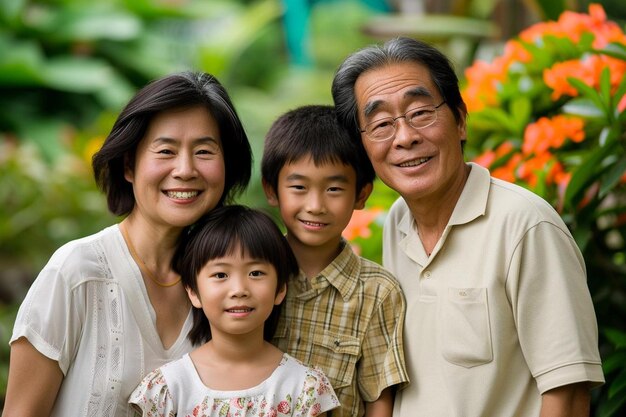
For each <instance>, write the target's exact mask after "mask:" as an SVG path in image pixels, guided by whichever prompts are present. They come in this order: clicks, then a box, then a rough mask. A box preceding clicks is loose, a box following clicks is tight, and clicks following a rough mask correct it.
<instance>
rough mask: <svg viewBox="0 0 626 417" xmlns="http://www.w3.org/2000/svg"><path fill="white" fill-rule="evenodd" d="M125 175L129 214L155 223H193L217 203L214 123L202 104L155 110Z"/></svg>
mask: <svg viewBox="0 0 626 417" xmlns="http://www.w3.org/2000/svg"><path fill="white" fill-rule="evenodd" d="M124 176H125V178H126V180H127V181H129V182H130V183H131V184H132V185H133V192H134V195H135V207H134V208H133V215H139V216H141V217H143V218H145V219H147V221H148V222H150V223H152V224H153V225H155V226H158V225H165V226H175V227H184V226H188V225H190V224H192V223H193V222H195V221H196V220H198V218H200V216H202V215H203V214H205V213H207V212H208V211H210V210H212V209H213V208H215V206H216V205H217V203H218V202H219V201H220V199H221V197H222V194H223V192H224V181H225V168H224V155H223V152H222V142H221V139H220V131H219V126H218V124H217V122H216V121H215V119H214V118H213V116H212V115H211V114H210V113H209V111H208V110H207V109H206V108H205V107H203V106H194V107H186V108H181V109H174V110H169V111H164V112H162V113H159V114H157V115H156V116H155V117H154V118H153V119H152V121H151V122H150V124H149V126H148V129H147V130H146V134H145V135H144V137H143V139H142V140H141V142H139V145H138V146H137V154H136V157H135V161H134V164H132V166H128V167H127V168H126V170H125V175H124Z"/></svg>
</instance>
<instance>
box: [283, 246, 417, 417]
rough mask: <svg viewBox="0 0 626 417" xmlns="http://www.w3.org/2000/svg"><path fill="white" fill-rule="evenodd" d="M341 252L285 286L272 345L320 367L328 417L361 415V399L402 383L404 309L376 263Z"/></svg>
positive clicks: (400, 297) (348, 251)
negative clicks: (327, 390) (329, 391)
mask: <svg viewBox="0 0 626 417" xmlns="http://www.w3.org/2000/svg"><path fill="white" fill-rule="evenodd" d="M344 245H345V246H344V248H343V250H342V252H341V253H340V254H339V255H338V256H337V257H336V258H335V260H334V261H333V262H332V263H331V264H330V265H328V266H327V267H326V268H325V269H324V270H323V271H322V272H321V273H320V274H319V275H318V276H316V277H314V278H313V279H312V280H310V281H309V280H307V279H306V277H305V276H304V274H303V273H302V272H301V273H300V276H299V277H297V278H296V279H294V280H292V281H290V282H289V285H288V290H287V297H286V302H285V305H284V306H283V311H282V316H281V318H280V321H279V324H278V329H277V331H276V336H275V337H274V343H275V344H276V346H278V347H279V348H280V349H281V350H283V351H285V352H287V353H289V354H291V355H292V356H294V357H296V358H298V359H300V360H301V361H303V362H305V363H307V364H309V365H312V366H317V367H319V368H321V369H322V370H323V371H324V373H325V374H326V376H327V377H328V379H329V380H330V382H331V384H332V386H333V388H334V389H335V393H336V394H337V397H338V398H339V402H340V403H341V407H340V408H336V409H334V410H331V411H329V415H330V416H333V417H348V416H350V417H361V416H362V415H363V414H364V412H365V408H364V403H363V401H374V400H376V399H377V398H378V396H379V395H380V393H381V391H382V390H383V389H385V388H387V387H390V386H392V385H396V384H404V383H406V382H408V376H407V371H406V367H405V363H404V351H403V345H402V331H403V328H404V314H405V310H406V304H405V301H404V295H403V293H402V290H401V289H400V285H399V284H398V282H397V281H396V279H395V278H394V277H393V276H392V275H391V274H390V273H389V272H388V271H386V270H385V269H383V268H382V267H381V266H380V265H378V264H376V263H373V262H370V261H368V260H366V259H364V258H361V257H359V256H357V255H356V254H354V252H353V251H352V248H351V247H350V245H349V244H348V243H346V242H344Z"/></svg>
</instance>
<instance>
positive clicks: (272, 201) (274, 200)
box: [261, 180, 278, 207]
mask: <svg viewBox="0 0 626 417" xmlns="http://www.w3.org/2000/svg"><path fill="white" fill-rule="evenodd" d="M261 182H262V183H263V191H264V192H265V198H267V202H268V203H269V205H270V206H272V207H278V196H277V195H276V190H274V187H272V186H271V185H270V184H269V183H268V182H267V181H265V180H262V181H261Z"/></svg>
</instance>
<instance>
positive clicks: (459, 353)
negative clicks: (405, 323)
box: [442, 288, 493, 368]
mask: <svg viewBox="0 0 626 417" xmlns="http://www.w3.org/2000/svg"><path fill="white" fill-rule="evenodd" d="M442 310H443V328H442V354H443V357H444V358H445V359H446V360H447V361H448V362H450V363H453V364H455V365H459V366H463V367H465V368H472V367H474V366H478V365H483V364H485V363H489V362H491V361H492V360H493V347H492V341H491V326H490V323H489V306H488V304H487V289H486V288H448V292H447V294H446V297H445V299H444V302H443V306H442Z"/></svg>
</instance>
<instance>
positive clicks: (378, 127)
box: [365, 117, 396, 142]
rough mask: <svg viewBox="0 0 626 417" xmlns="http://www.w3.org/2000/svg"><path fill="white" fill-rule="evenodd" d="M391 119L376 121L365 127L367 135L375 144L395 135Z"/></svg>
mask: <svg viewBox="0 0 626 417" xmlns="http://www.w3.org/2000/svg"><path fill="white" fill-rule="evenodd" d="M393 122H394V121H393V119H392V118H391V117H387V118H384V119H380V120H376V121H375V122H372V123H370V124H368V125H367V126H365V133H366V134H367V136H368V137H369V138H370V139H371V140H373V141H374V142H377V141H382V140H387V139H389V138H390V137H392V136H393V134H394V133H395V130H396V128H395V126H394V123H393Z"/></svg>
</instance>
